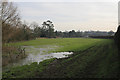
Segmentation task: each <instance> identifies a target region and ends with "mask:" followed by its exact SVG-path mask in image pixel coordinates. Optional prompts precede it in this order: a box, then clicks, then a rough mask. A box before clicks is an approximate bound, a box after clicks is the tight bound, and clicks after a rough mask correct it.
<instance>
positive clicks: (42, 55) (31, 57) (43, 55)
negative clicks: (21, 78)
mask: <svg viewBox="0 0 120 80" xmlns="http://www.w3.org/2000/svg"><path fill="white" fill-rule="evenodd" d="M23 47H25V50H26V54H27V55H28V56H27V57H26V58H24V59H22V60H20V61H18V62H14V63H10V64H9V65H7V66H5V67H6V68H7V67H8V68H9V67H12V66H21V65H26V64H31V63H32V62H38V63H39V62H41V61H43V60H45V59H50V58H64V57H68V55H70V54H73V52H57V53H49V51H51V50H55V49H56V48H57V47H58V46H42V47H41V46H39V47H34V46H23Z"/></svg>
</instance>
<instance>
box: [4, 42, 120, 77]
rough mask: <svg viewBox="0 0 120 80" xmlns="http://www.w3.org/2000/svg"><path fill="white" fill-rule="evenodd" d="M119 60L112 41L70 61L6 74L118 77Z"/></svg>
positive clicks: (95, 46)
mask: <svg viewBox="0 0 120 80" xmlns="http://www.w3.org/2000/svg"><path fill="white" fill-rule="evenodd" d="M92 45H93V44H92ZM118 57H119V56H118V50H117V48H116V46H115V44H114V42H113V41H112V40H103V41H101V40H100V41H99V42H97V43H96V44H95V45H94V46H91V47H89V48H87V49H84V50H82V51H74V54H72V55H70V56H69V57H67V58H61V59H55V58H54V59H49V60H45V61H43V62H41V63H40V64H37V63H33V64H31V65H25V66H21V67H16V68H12V69H10V70H8V71H7V72H4V73H3V78H118V77H119V75H118V74H119V72H118V71H119V67H120V66H119V60H118Z"/></svg>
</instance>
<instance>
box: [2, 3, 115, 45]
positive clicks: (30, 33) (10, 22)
mask: <svg viewBox="0 0 120 80" xmlns="http://www.w3.org/2000/svg"><path fill="white" fill-rule="evenodd" d="M0 8H1V13H2V15H1V18H0V19H1V21H2V41H3V43H9V42H15V41H22V40H31V39H35V38H38V37H46V38H58V37H64V38H65V37H67V38H69V37H90V36H111V35H113V34H114V32H113V31H109V32H102V31H84V32H83V31H75V30H71V31H64V32H62V31H57V30H55V29H54V25H53V22H52V21H50V20H46V21H44V22H43V23H42V25H41V26H39V25H38V23H36V22H33V23H31V24H30V25H28V24H27V22H25V21H24V22H22V21H21V17H20V14H19V12H18V9H17V6H14V4H13V3H12V2H1V7H0Z"/></svg>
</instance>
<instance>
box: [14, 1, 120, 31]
mask: <svg viewBox="0 0 120 80" xmlns="http://www.w3.org/2000/svg"><path fill="white" fill-rule="evenodd" d="M16 4H17V6H18V8H19V10H20V14H21V17H22V20H25V21H27V22H28V23H31V22H34V21H35V22H37V23H39V24H42V22H43V21H46V20H47V19H49V20H51V21H52V22H53V23H54V26H55V29H56V30H61V31H65V30H73V29H74V30H82V31H85V30H102V31H110V30H113V31H116V29H117V26H118V3H117V2H18V3H16Z"/></svg>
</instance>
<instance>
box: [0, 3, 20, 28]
mask: <svg viewBox="0 0 120 80" xmlns="http://www.w3.org/2000/svg"><path fill="white" fill-rule="evenodd" d="M1 19H2V24H10V25H11V26H13V27H18V25H19V24H20V16H19V13H18V10H17V7H16V6H14V5H13V3H12V2H7V1H6V2H1Z"/></svg>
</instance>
